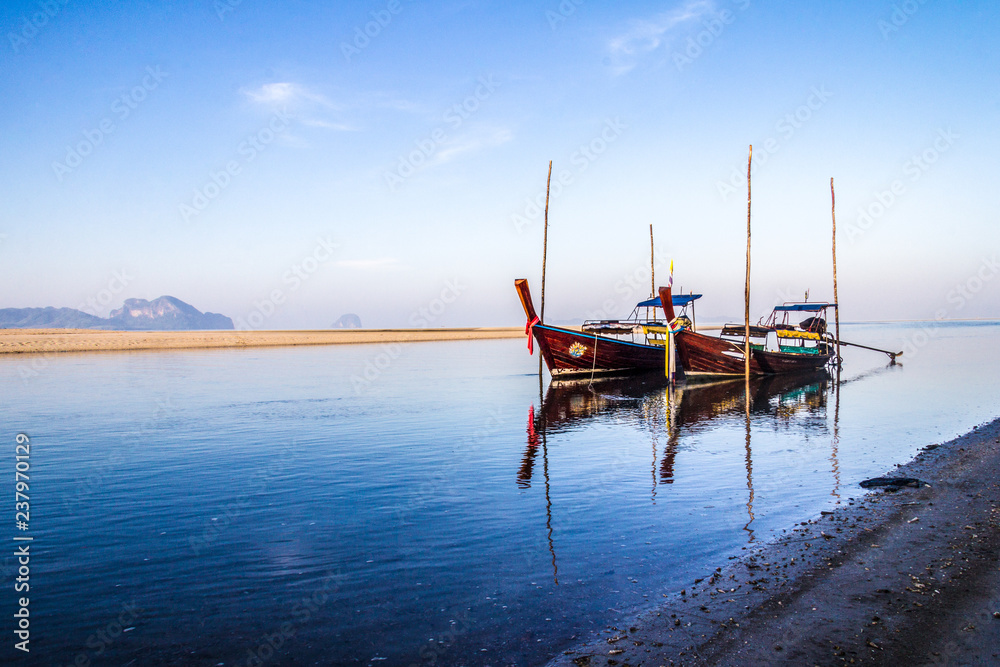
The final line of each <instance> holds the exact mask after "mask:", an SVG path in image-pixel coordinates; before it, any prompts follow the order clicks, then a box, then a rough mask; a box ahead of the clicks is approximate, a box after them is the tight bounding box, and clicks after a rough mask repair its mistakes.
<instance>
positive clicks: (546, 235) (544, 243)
mask: <svg viewBox="0 0 1000 667" xmlns="http://www.w3.org/2000/svg"><path fill="white" fill-rule="evenodd" d="M551 184H552V160H549V177H548V178H547V179H546V181H545V231H544V232H543V236H542V316H541V317H540V318H539V319H540V321H541V322H545V261H546V259H547V255H548V252H549V185H551Z"/></svg>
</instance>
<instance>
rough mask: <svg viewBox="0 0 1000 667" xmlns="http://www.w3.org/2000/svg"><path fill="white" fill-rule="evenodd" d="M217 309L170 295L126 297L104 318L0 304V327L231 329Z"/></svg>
mask: <svg viewBox="0 0 1000 667" xmlns="http://www.w3.org/2000/svg"><path fill="white" fill-rule="evenodd" d="M233 328H235V327H234V326H233V321H232V320H231V319H230V318H228V317H226V316H225V315H219V314H218V313H202V312H201V311H200V310H198V309H197V308H195V307H194V306H192V305H190V304H187V303H184V302H183V301H181V300H180V299H177V298H174V297H172V296H161V297H160V298H158V299H153V300H152V301H147V300H146V299H126V300H125V304H124V305H123V306H122V307H121V308H118V309H117V310H113V311H111V317H109V318H107V319H105V318H103V317H97V316H96V315H90V314H89V313H85V312H83V311H81V310H76V309H74V308H52V307H51V306H50V307H48V308H0V329H113V330H120V331H186V330H192V329H233Z"/></svg>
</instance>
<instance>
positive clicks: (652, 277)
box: [649, 223, 656, 298]
mask: <svg viewBox="0 0 1000 667" xmlns="http://www.w3.org/2000/svg"><path fill="white" fill-rule="evenodd" d="M649 295H650V298H653V297H655V296H656V258H655V256H654V254H653V223H649Z"/></svg>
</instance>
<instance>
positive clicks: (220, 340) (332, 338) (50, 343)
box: [0, 327, 524, 354]
mask: <svg viewBox="0 0 1000 667" xmlns="http://www.w3.org/2000/svg"><path fill="white" fill-rule="evenodd" d="M523 336H524V328H523V327H485V328H467V329H337V330H315V331H97V330H93V329H0V354H38V353H44V354H48V353H55V352H116V351H123V350H182V349H198V348H226V347H230V348H231V347H278V346H293V345H342V344H358V343H412V342H420V341H437V340H477V339H488V338H518V337H523Z"/></svg>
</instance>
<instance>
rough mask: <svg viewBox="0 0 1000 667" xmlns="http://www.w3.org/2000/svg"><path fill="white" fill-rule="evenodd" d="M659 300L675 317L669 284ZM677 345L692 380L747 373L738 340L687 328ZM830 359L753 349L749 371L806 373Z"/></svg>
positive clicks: (670, 316) (669, 315)
mask: <svg viewBox="0 0 1000 667" xmlns="http://www.w3.org/2000/svg"><path fill="white" fill-rule="evenodd" d="M660 301H661V303H662V304H663V309H664V311H665V312H666V314H667V319H668V320H673V318H674V311H673V307H672V305H671V303H672V302H671V294H670V288H669V287H661V288H660ZM674 344H675V346H676V347H677V356H678V357H679V358H680V362H681V367H682V368H683V369H684V375H685V376H686V377H687V378H689V379H696V378H699V377H701V378H712V377H727V376H740V375H745V374H746V361H745V356H744V349H743V347H742V346H741V345H739V344H737V343H734V342H732V341H729V340H726V339H724V338H717V337H715V336H706V335H705V334H700V333H695V332H693V331H690V330H687V329H685V330H681V331H678V332H676V333H675V334H674ZM829 361H830V354H829V352H826V353H823V354H808V353H795V352H770V351H766V350H751V351H750V374H751V375H777V374H780V373H806V372H809V371H816V370H819V369H821V368H823V367H824V366H826V364H827V362H829Z"/></svg>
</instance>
